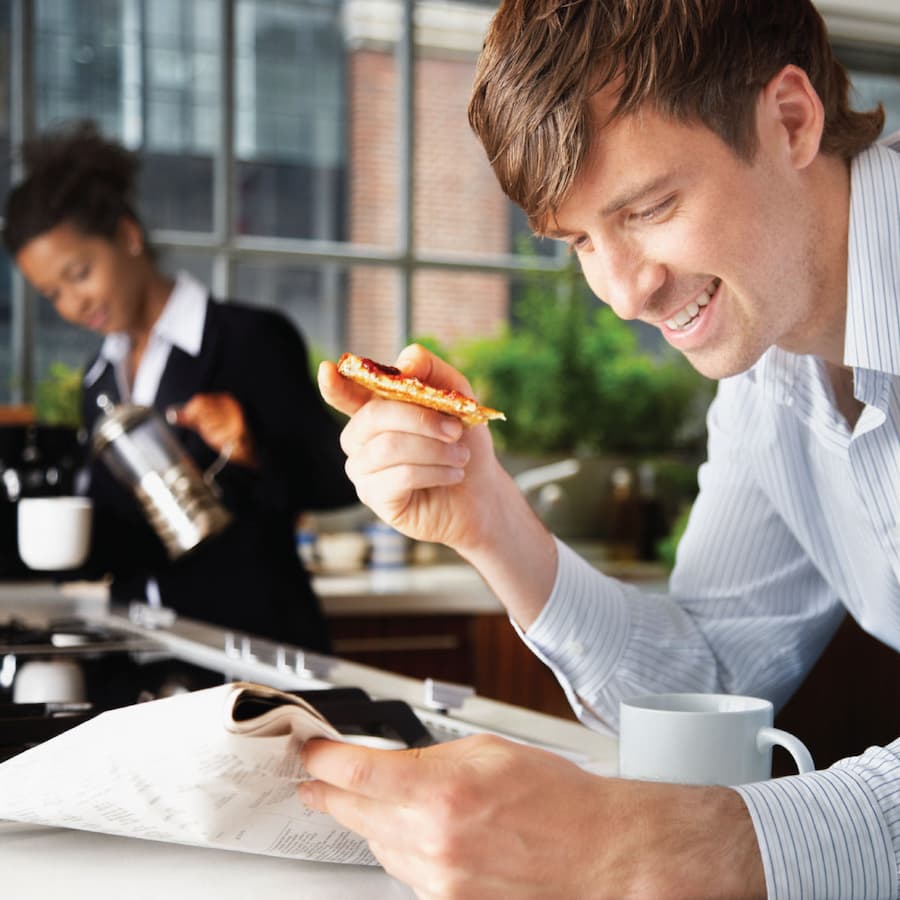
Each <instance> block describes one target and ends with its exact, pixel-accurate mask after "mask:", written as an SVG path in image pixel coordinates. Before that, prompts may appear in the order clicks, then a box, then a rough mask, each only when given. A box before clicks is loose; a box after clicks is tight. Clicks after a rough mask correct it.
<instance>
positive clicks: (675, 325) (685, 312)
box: [666, 278, 719, 331]
mask: <svg viewBox="0 0 900 900" xmlns="http://www.w3.org/2000/svg"><path fill="white" fill-rule="evenodd" d="M718 286H719V279H718V278H717V279H716V280H715V281H713V282H711V283H710V284H709V286H708V287H707V288H706V289H705V290H704V291H703V293H702V294H700V296H699V297H697V299H696V300H692V301H691V302H690V303H688V305H687V306H685V308H684V309H681V310H679V311H678V312H677V313H675V315H674V316H672V318H671V319H669V320H668V321H667V322H666V326H667V327H668V328H671V329H672V331H680V330H681V329H682V328H684V326H685V325H688V324H689V323H690V322H693V321H694V319H695V318H696V317H697V315H698V314H699V312H700V309H701V307H703V306H706V304H707V303H709V298H710V297H712V295H713V294H714V293H715V292H716V288H718Z"/></svg>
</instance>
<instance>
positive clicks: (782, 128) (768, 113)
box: [757, 65, 825, 169]
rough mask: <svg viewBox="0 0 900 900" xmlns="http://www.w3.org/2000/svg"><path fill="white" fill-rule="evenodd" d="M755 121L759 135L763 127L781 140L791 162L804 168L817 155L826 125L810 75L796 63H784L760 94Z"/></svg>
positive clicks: (820, 103)
mask: <svg viewBox="0 0 900 900" xmlns="http://www.w3.org/2000/svg"><path fill="white" fill-rule="evenodd" d="M759 112H760V115H761V117H762V121H760V122H758V123H757V124H758V126H759V127H760V137H761V138H763V135H764V129H766V128H767V127H768V133H769V135H770V136H773V137H774V138H775V139H776V140H780V141H783V142H784V145H785V149H786V150H787V152H788V154H789V155H790V159H791V162H792V164H793V165H794V166H795V167H796V168H798V169H803V168H805V167H806V166H808V165H809V164H810V163H811V162H812V161H813V160H814V159H815V158H816V156H817V155H818V153H819V145H820V143H821V140H822V131H823V130H824V128H825V109H824V107H823V106H822V101H821V100H820V99H819V95H818V93H817V92H816V89H815V88H814V87H813V86H812V82H811V81H810V80H809V76H808V75H807V74H806V72H804V71H803V69H801V68H799V67H798V66H794V65H789V66H785V67H784V68H783V69H782V70H781V71H780V72H778V73H777V74H776V75H774V76H772V78H771V79H770V80H769V83H768V84H767V85H766V86H765V87H764V88H763V91H762V95H761V97H760V108H759Z"/></svg>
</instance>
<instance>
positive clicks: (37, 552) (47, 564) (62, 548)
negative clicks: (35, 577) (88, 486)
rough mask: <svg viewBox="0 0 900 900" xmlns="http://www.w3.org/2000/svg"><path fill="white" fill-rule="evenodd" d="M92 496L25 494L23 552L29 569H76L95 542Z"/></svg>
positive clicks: (20, 529) (20, 512) (21, 530)
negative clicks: (92, 531)
mask: <svg viewBox="0 0 900 900" xmlns="http://www.w3.org/2000/svg"><path fill="white" fill-rule="evenodd" d="M91 510H92V504H91V501H90V499H89V498H88V497H23V498H22V499H21V500H19V504H18V524H17V529H18V545H19V556H20V557H22V562H24V563H25V565H26V566H28V568H29V569H41V570H48V571H49V570H56V569H74V568H76V567H77V566H80V565H81V564H82V563H83V562H84V561H85V560H86V559H87V555H88V549H89V548H90V542H91Z"/></svg>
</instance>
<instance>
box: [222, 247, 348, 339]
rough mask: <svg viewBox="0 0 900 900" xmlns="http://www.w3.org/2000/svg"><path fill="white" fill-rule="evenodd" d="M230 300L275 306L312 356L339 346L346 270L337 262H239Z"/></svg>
mask: <svg viewBox="0 0 900 900" xmlns="http://www.w3.org/2000/svg"><path fill="white" fill-rule="evenodd" d="M234 284H235V288H234V290H233V291H232V297H231V298H230V299H233V300H239V301H242V302H244V303H255V304H259V305H261V306H275V307H277V308H278V309H280V310H282V311H283V312H284V313H285V314H287V316H288V317H289V318H290V319H291V320H292V321H293V322H294V324H296V325H297V327H298V328H299V329H300V331H301V332H302V333H303V335H304V337H305V338H306V342H307V345H308V347H309V349H310V352H311V354H312V355H327V356H333V355H334V354H335V353H337V352H338V350H339V349H340V347H341V334H342V329H341V325H342V320H343V314H344V301H343V298H344V297H345V296H346V272H345V270H344V269H343V268H342V267H341V266H338V265H331V264H324V265H309V266H299V265H296V266H292V265H280V264H277V263H257V264H250V263H240V264H238V266H237V267H236V269H235V280H234Z"/></svg>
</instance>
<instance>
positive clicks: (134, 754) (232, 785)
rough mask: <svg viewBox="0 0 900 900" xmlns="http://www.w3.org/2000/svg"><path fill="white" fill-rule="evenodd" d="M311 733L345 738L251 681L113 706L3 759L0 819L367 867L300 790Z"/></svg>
mask: <svg viewBox="0 0 900 900" xmlns="http://www.w3.org/2000/svg"><path fill="white" fill-rule="evenodd" d="M313 737H327V738H332V739H334V740H342V739H343V738H342V736H341V735H340V733H339V732H338V731H337V730H336V729H335V728H334V727H333V726H332V725H331V724H329V723H328V722H327V721H326V720H325V719H324V718H323V717H322V715H321V714H320V713H319V712H318V711H317V710H315V709H314V708H313V707H312V706H311V705H310V704H309V703H307V702H305V701H304V700H303V699H302V698H300V697H297V696H294V695H293V694H289V693H285V692H283V691H279V690H277V689H275V688H270V687H265V686H263V685H259V684H251V683H248V682H234V683H231V684H225V685H221V686H220V687H214V688H210V689H208V690H202V691H194V692H192V693H188V694H181V695H178V696H175V697H170V698H167V699H165V700H154V701H152V702H149V703H140V704H137V705H136V706H127V707H123V708H122V709H115V710H111V711H110V712H105V713H102V714H101V715H99V716H97V717H96V718H93V719H90V720H88V721H87V722H84V723H83V724H81V725H78V726H76V727H75V728H72V729H70V730H69V731H66V732H64V733H62V734H61V735H59V736H57V737H55V738H53V739H52V740H49V741H46V742H45V743H43V744H39V745H38V746H36V747H34V748H32V749H30V750H26V751H25V752H24V753H21V754H19V755H18V756H15V757H13V758H12V759H10V760H8V761H6V762H5V763H3V764H0V819H11V820H14V821H21V822H34V823H39V824H42V825H56V826H63V827H66V828H78V829H83V830H85V831H101V832H106V833H108V834H119V835H125V836H129V837H140V838H147V839H150V840H157V841H172V842H174V843H181V844H193V845H197V846H203V847H219V848H222V849H227V850H243V851H246V852H249V853H262V854H267V855H270V856H282V857H290V858H294V859H306V860H316V861H320V862H343V863H364V864H374V863H375V858H374V857H373V856H372V854H371V852H370V851H369V848H368V845H367V844H366V842H365V840H364V839H363V838H361V837H360V836H359V835H358V834H355V833H354V832H352V831H348V830H347V829H346V828H344V827H343V826H342V825H340V824H338V822H336V821H335V820H334V819H333V818H331V816H328V815H326V814H324V813H320V812H316V811H315V810H312V809H309V808H308V807H305V806H303V804H301V802H300V800H299V799H298V797H297V785H298V784H299V783H300V782H302V781H305V780H307V779H308V778H309V775H308V774H307V772H306V771H305V769H304V768H303V765H302V763H301V762H300V756H299V753H298V749H299V747H300V745H301V744H302V743H303V742H304V741H306V740H308V739H310V738H313Z"/></svg>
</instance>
